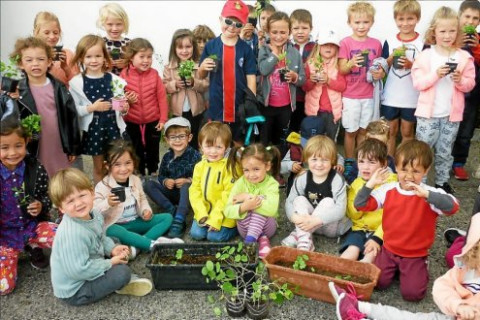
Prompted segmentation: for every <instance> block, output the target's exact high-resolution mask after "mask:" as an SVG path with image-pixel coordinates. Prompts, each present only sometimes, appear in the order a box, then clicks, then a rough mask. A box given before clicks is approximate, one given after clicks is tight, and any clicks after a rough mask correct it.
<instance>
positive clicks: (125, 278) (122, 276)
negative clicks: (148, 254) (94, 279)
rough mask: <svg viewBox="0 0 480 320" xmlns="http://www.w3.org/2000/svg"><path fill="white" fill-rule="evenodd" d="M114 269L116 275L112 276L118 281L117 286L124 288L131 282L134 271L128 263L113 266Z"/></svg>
mask: <svg viewBox="0 0 480 320" xmlns="http://www.w3.org/2000/svg"><path fill="white" fill-rule="evenodd" d="M112 271H113V272H114V277H112V279H114V281H116V282H117V285H116V287H117V288H118V289H121V288H123V287H124V286H126V285H127V284H128V283H129V282H130V279H131V277H132V271H131V270H130V268H129V267H128V266H127V265H125V264H117V265H114V266H112ZM118 289H116V290H118Z"/></svg>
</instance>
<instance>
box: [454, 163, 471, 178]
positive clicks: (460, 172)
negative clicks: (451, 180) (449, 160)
mask: <svg viewBox="0 0 480 320" xmlns="http://www.w3.org/2000/svg"><path fill="white" fill-rule="evenodd" d="M453 175H454V177H455V179H457V180H460V181H466V180H468V179H469V177H468V172H467V170H465V167H464V166H459V167H453Z"/></svg>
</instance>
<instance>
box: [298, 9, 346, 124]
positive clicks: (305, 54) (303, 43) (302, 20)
mask: <svg viewBox="0 0 480 320" xmlns="http://www.w3.org/2000/svg"><path fill="white" fill-rule="evenodd" d="M290 23H291V27H292V30H291V32H292V38H293V45H294V47H295V49H297V50H298V52H299V53H300V56H301V57H302V64H305V63H306V62H307V60H308V58H309V56H310V54H311V52H312V50H313V48H314V47H315V42H313V41H310V32H312V28H313V26H312V14H311V13H310V12H309V11H308V10H305V9H297V10H294V11H293V12H292V14H290ZM337 46H338V43H337ZM305 79H308V77H306V78H305ZM303 118H305V92H304V91H303V88H298V89H297V97H296V109H295V111H293V113H292V119H291V121H290V126H289V129H290V131H296V132H298V130H299V129H300V123H301V122H302V120H303Z"/></svg>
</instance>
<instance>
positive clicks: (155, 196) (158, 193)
mask: <svg viewBox="0 0 480 320" xmlns="http://www.w3.org/2000/svg"><path fill="white" fill-rule="evenodd" d="M188 188H190V183H185V184H183V186H182V187H181V188H180V189H178V188H173V189H168V188H166V187H165V186H164V185H162V184H161V183H159V182H158V181H152V180H148V181H145V183H144V185H143V189H144V190H145V193H146V194H148V196H149V197H150V198H152V200H153V201H154V202H155V203H156V204H157V205H159V206H160V207H162V209H164V210H165V211H168V212H173V211H174V210H175V206H174V205H175V204H178V207H177V211H176V213H175V218H176V219H177V220H182V221H185V217H186V216H187V213H188V210H189V209H190V200H189V196H188Z"/></svg>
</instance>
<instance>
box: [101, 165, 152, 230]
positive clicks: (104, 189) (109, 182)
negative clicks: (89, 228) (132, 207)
mask: <svg viewBox="0 0 480 320" xmlns="http://www.w3.org/2000/svg"><path fill="white" fill-rule="evenodd" d="M115 187H120V185H118V183H117V182H116V181H115V179H113V178H112V177H111V176H110V175H108V176H106V177H105V178H103V179H102V181H100V182H99V183H97V185H96V186H95V200H94V203H93V205H94V206H95V209H97V210H99V211H100V212H101V213H102V214H103V218H104V219H105V229H106V228H108V227H109V226H111V225H112V224H114V223H115V222H117V221H118V219H119V218H120V217H121V216H122V213H123V209H124V202H122V203H120V204H118V205H116V206H115V207H110V205H109V204H108V195H109V194H110V193H111V190H112V188H115ZM129 187H130V188H131V190H132V195H133V197H134V198H135V200H137V214H138V216H139V217H141V216H142V214H143V211H144V210H145V209H148V210H150V211H152V208H151V207H150V205H149V204H148V201H147V196H146V195H145V192H144V191H143V187H142V181H141V180H140V178H139V177H137V176H136V175H134V174H132V175H130V178H129Z"/></svg>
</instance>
